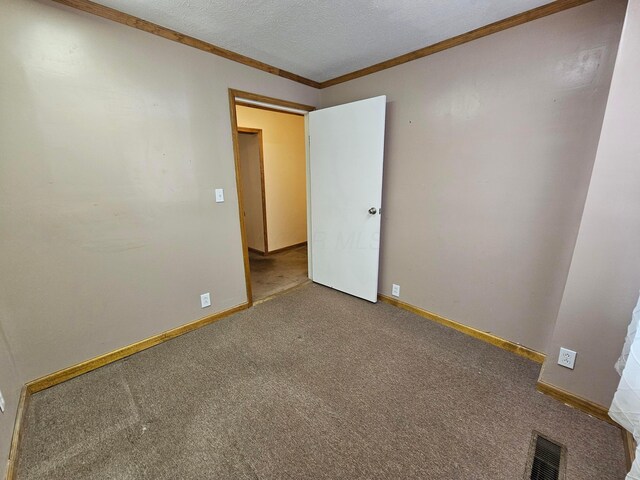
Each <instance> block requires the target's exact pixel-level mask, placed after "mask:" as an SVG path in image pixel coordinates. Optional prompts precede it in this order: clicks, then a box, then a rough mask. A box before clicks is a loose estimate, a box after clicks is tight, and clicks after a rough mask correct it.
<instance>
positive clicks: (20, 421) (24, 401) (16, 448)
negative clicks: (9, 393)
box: [5, 385, 30, 480]
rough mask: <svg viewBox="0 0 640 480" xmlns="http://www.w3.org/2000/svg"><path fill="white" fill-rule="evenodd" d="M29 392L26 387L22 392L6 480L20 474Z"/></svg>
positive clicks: (11, 479) (14, 425) (10, 448)
mask: <svg viewBox="0 0 640 480" xmlns="http://www.w3.org/2000/svg"><path fill="white" fill-rule="evenodd" d="M29 396H30V393H29V390H28V389H27V386H26V385H25V386H24V387H22V392H20V401H19V402H18V410H17V412H16V420H15V423H14V424H13V437H12V438H11V446H10V447H9V461H8V462H7V474H6V477H5V478H6V480H14V479H15V478H16V476H17V473H18V457H19V456H20V441H21V439H22V432H23V425H24V415H25V412H26V411H27V405H28V404H29Z"/></svg>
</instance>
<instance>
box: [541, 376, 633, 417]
mask: <svg viewBox="0 0 640 480" xmlns="http://www.w3.org/2000/svg"><path fill="white" fill-rule="evenodd" d="M536 390H538V391H539V392H542V393H544V394H545V395H549V396H550V397H553V398H555V399H556V400H559V401H561V402H562V403H564V404H565V405H569V406H570V407H573V408H577V409H578V410H582V411H583V412H585V413H588V414H589V415H591V416H592V417H595V418H598V419H600V420H604V421H605V422H608V423H610V424H611V425H615V426H616V427H620V425H618V424H617V423H616V422H614V421H613V420H612V419H611V418H610V417H609V409H608V408H607V407H604V406H602V405H600V404H598V403H595V402H592V401H591V400H587V399H586V398H582V397H580V396H578V395H576V394H574V393H571V392H567V391H566V390H562V389H561V388H558V387H556V386H555V385H551V384H549V383H545V382H542V381H540V380H538V383H536ZM620 428H622V427H620Z"/></svg>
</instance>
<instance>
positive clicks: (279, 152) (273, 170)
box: [237, 106, 307, 251]
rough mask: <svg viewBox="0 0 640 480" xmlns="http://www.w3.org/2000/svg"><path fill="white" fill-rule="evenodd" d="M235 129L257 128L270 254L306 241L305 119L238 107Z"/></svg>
mask: <svg viewBox="0 0 640 480" xmlns="http://www.w3.org/2000/svg"><path fill="white" fill-rule="evenodd" d="M237 111H238V126H240V127H247V128H260V129H261V130H262V139H263V142H264V145H263V150H264V178H265V193H266V204H267V238H268V243H269V251H272V250H277V249H279V248H284V247H288V246H290V245H295V244H297V243H302V242H306V240H307V200H306V195H307V180H306V175H307V171H306V153H305V141H304V135H305V133H304V117H302V116H300V115H290V114H285V113H278V112H272V111H268V110H262V109H258V108H249V107H242V106H238V107H237Z"/></svg>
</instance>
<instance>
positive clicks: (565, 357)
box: [558, 347, 577, 370]
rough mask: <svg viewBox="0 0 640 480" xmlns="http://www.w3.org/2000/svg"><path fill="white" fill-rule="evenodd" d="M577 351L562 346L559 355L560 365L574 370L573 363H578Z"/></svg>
mask: <svg viewBox="0 0 640 480" xmlns="http://www.w3.org/2000/svg"><path fill="white" fill-rule="evenodd" d="M576 355H577V354H576V352H574V351H573V350H569V349H568V348H564V347H562V348H560V355H559V356H558V365H562V366H563V367H567V368H570V369H571V370H573V365H574V364H575V363H576Z"/></svg>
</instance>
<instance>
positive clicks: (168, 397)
mask: <svg viewBox="0 0 640 480" xmlns="http://www.w3.org/2000/svg"><path fill="white" fill-rule="evenodd" d="M538 372H539V365H537V364H535V363H533V362H531V361H528V360H525V359H523V358H520V357H517V356H515V355H513V354H510V353H508V352H505V351H503V350H500V349H498V348H496V347H493V346H491V345H488V344H485V343H482V342H480V341H478V340H475V339H472V338H470V337H467V336H465V335H463V334H461V333H459V332H456V331H454V330H451V329H447V328H445V327H442V326H440V325H438V324H435V323H432V322H430V321H428V320H425V319H423V318H421V317H418V316H416V315H413V314H411V313H408V312H405V311H403V310H400V309H398V308H395V307H391V306H389V305H386V304H380V303H379V304H375V305H374V304H370V303H367V302H365V301H363V300H359V299H356V298H353V297H350V296H348V295H345V294H341V293H339V292H336V291H333V290H330V289H328V288H325V287H322V286H319V285H314V284H310V285H306V286H303V287H301V288H299V289H296V290H294V291H292V292H290V293H287V294H285V295H282V296H280V297H276V298H275V299H273V300H270V301H268V302H264V303H262V304H260V305H257V306H255V307H254V308H252V309H250V310H247V311H244V312H241V313H239V314H236V315H234V316H231V317H227V318H225V319H223V320H221V321H219V322H217V323H215V324H212V325H210V326H208V327H205V328H202V329H200V330H197V331H195V332H192V333H189V334H187V335H184V336H182V337H179V338H176V339H174V340H171V341H169V342H166V343H164V344H162V345H159V346H156V347H154V348H151V349H149V350H146V351H144V352H141V353H138V354H136V355H134V356H132V357H129V358H127V359H125V360H122V361H119V362H117V363H114V364H111V365H109V366H106V367H103V368H101V369H99V370H96V371H94V372H91V373H89V374H86V375H83V376H81V377H78V378H76V379H74V380H71V381H69V382H66V383H63V384H61V385H58V386H56V387H53V388H51V389H49V390H45V391H42V392H40V393H37V394H35V395H33V396H32V398H31V403H30V405H29V408H28V410H27V412H26V429H25V432H24V441H23V445H22V455H21V457H20V462H19V475H18V478H19V479H21V480H27V479H65V480H72V479H172V480H175V479H244V478H246V479H393V480H396V479H405V478H412V479H440V480H442V479H444V480H467V479H468V480H483V479H486V480H519V479H522V478H523V476H524V473H525V472H524V470H525V465H526V463H527V453H528V447H529V442H530V438H531V433H532V430H534V429H535V430H538V431H540V432H541V433H543V434H546V435H548V436H550V437H551V438H553V439H555V440H557V441H559V442H561V443H564V444H565V445H566V446H567V448H568V454H567V479H568V480H622V479H623V478H624V476H625V471H624V455H623V447H622V441H621V435H620V432H619V430H618V429H617V428H615V427H613V426H611V425H608V424H606V423H604V422H602V421H599V420H596V419H593V418H591V417H589V416H587V415H585V414H583V413H581V412H579V411H577V410H574V409H571V408H569V407H567V406H565V405H563V404H561V403H559V402H557V401H556V400H554V399H552V398H549V397H547V396H544V395H542V394H540V393H538V392H536V390H535V382H536V379H537V376H538Z"/></svg>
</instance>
